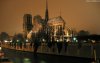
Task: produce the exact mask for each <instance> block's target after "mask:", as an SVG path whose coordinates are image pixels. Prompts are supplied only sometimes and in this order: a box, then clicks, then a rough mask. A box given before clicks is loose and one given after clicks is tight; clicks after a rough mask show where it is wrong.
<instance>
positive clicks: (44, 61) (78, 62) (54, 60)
mask: <svg viewBox="0 0 100 63" xmlns="http://www.w3.org/2000/svg"><path fill="white" fill-rule="evenodd" d="M3 51H4V52H5V57H9V58H10V59H11V60H12V61H13V62H14V63H91V62H92V59H90V58H80V57H71V56H61V55H51V54H40V53H37V54H34V53H33V52H22V51H16V50H11V49H5V48H3Z"/></svg>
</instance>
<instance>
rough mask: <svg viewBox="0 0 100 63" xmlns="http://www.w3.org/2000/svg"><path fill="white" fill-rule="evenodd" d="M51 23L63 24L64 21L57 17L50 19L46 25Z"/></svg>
mask: <svg viewBox="0 0 100 63" xmlns="http://www.w3.org/2000/svg"><path fill="white" fill-rule="evenodd" d="M53 22H64V20H63V18H62V17H61V16H58V17H54V18H51V19H49V21H48V23H53Z"/></svg>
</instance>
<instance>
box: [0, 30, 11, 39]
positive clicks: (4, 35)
mask: <svg viewBox="0 0 100 63" xmlns="http://www.w3.org/2000/svg"><path fill="white" fill-rule="evenodd" d="M8 39H9V35H8V33H6V32H1V34H0V40H1V41H4V40H8Z"/></svg>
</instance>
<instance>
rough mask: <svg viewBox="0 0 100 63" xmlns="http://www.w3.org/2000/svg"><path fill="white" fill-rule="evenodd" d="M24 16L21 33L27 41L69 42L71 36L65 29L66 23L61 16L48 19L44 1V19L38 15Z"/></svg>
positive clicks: (68, 30) (67, 29)
mask: <svg viewBox="0 0 100 63" xmlns="http://www.w3.org/2000/svg"><path fill="white" fill-rule="evenodd" d="M31 17H32V16H31V15H29V14H25V15H24V21H23V31H24V36H26V37H27V38H28V39H32V40H35V39H37V40H39V41H44V42H64V41H70V40H71V37H72V34H71V32H70V29H69V28H68V27H66V23H65V21H64V19H63V18H62V17H61V16H58V17H54V18H49V12H48V2H47V1H46V11H45V19H42V17H41V16H40V15H36V16H34V18H33V19H32V18H31Z"/></svg>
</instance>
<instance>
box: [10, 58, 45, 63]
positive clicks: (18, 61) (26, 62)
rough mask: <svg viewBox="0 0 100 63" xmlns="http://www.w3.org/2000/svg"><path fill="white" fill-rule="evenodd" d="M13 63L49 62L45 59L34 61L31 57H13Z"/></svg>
mask: <svg viewBox="0 0 100 63" xmlns="http://www.w3.org/2000/svg"><path fill="white" fill-rule="evenodd" d="M12 61H13V63H47V62H46V61H45V60H40V61H34V62H33V61H32V59H30V58H13V59H12Z"/></svg>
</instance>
